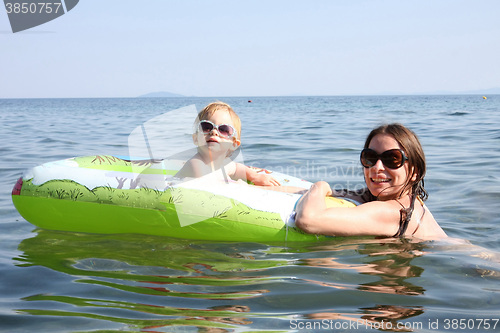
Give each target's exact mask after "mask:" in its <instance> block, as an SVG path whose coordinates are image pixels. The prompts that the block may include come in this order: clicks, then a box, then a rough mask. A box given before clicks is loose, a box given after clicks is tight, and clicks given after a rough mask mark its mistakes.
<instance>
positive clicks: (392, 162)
mask: <svg viewBox="0 0 500 333" xmlns="http://www.w3.org/2000/svg"><path fill="white" fill-rule="evenodd" d="M380 159H381V160H382V163H384V165H385V166H387V167H388V168H390V169H397V168H399V167H401V166H402V165H403V163H404V158H403V153H402V152H401V151H400V150H398V149H393V150H388V151H386V152H383V153H382V154H381V155H380Z"/></svg>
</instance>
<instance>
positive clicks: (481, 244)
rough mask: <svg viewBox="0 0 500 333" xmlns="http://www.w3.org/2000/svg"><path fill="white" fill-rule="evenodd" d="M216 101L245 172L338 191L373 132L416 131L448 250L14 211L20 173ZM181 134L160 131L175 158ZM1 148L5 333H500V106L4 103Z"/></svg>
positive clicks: (441, 101) (408, 99)
mask: <svg viewBox="0 0 500 333" xmlns="http://www.w3.org/2000/svg"><path fill="white" fill-rule="evenodd" d="M216 100H221V101H224V102H227V103H229V104H230V105H232V106H233V107H234V109H235V110H236V111H237V112H238V114H239V115H240V117H241V119H242V123H243V133H242V149H241V153H242V157H243V158H244V161H245V163H246V164H249V165H254V166H257V167H262V168H267V169H270V170H275V171H280V172H285V173H288V174H291V175H293V176H296V177H300V178H304V179H307V180H310V181H319V180H325V181H327V182H329V183H330V184H331V186H332V187H335V188H351V189H356V188H358V187H360V186H363V173H362V169H361V166H360V164H359V152H360V150H361V148H362V146H363V143H364V139H365V137H366V135H367V134H368V132H369V131H370V130H371V129H372V128H373V127H375V126H378V125H380V124H382V123H387V122H401V123H403V124H405V125H407V126H408V127H409V128H411V129H412V130H414V131H415V132H416V133H417V134H418V136H419V137H420V140H421V142H422V144H423V146H424V150H425V153H426V158H427V167H428V172H427V176H426V178H425V186H426V188H427V190H428V191H429V193H430V197H429V200H428V201H427V205H428V207H429V208H430V210H431V211H432V213H433V215H434V217H435V218H436V220H437V221H438V222H439V224H440V225H441V226H442V227H443V229H444V230H445V231H446V233H447V234H448V235H449V236H451V237H452V238H453V240H452V241H438V242H408V241H402V240H395V239H374V238H373V237H352V238H332V239H331V240H328V241H322V242H312V243H299V244H297V243H287V242H283V243H279V244H265V243H238V242H233V243H231V242H207V241H192V240H182V239H172V238H165V237H154V236H145V235H92V234H81V233H70V232H55V231H48V230H40V229H37V228H35V227H34V226H33V225H31V224H30V223H28V222H26V221H25V220H24V219H23V218H22V217H21V216H20V215H19V214H18V213H17V211H16V210H15V208H14V206H13V204H12V201H11V195H10V193H11V190H12V187H13V186H14V184H15V182H16V180H17V178H19V177H20V176H21V175H22V174H23V171H24V170H26V169H28V168H31V167H33V166H36V165H38V164H41V163H43V162H48V161H53V160H58V159H64V158H68V157H72V156H84V155H97V154H118V155H128V154H129V150H128V138H129V135H130V133H131V132H132V131H133V130H134V129H135V128H137V127H138V126H140V125H141V124H144V123H145V122H147V121H148V120H150V119H152V118H154V117H156V116H158V115H161V114H164V113H166V112H169V111H172V110H176V109H179V108H183V107H186V106H192V105H194V106H195V107H196V109H197V110H199V109H201V108H202V107H203V106H205V105H206V104H208V103H209V102H212V101H216ZM189 125H191V124H189ZM179 126H182V125H180V124H176V123H172V124H169V125H168V126H165V129H164V130H165V133H164V134H165V135H166V136H167V138H168V140H166V141H167V142H165V145H166V146H167V147H168V146H175V145H176V142H178V141H179V140H180V139H181V138H180V136H179V135H178V134H177V130H178V128H177V127H179ZM0 139H1V143H2V144H1V145H0V153H1V156H2V158H1V160H0V173H1V177H0V331H2V332H51V333H53V332H104V331H106V332H110V331H130V332H138V331H141V332H249V331H275V332H320V331H338V332H353V331H359V332H363V331H373V330H384V331H417V332H438V331H442V332H452V331H461V332H463V331H470V332H478V331H485V332H493V331H496V332H498V331H500V322H499V320H500V255H499V253H500V242H499V239H500V236H499V234H500V228H499V225H500V204H499V203H500V200H499V199H500V177H499V170H500V169H499V165H500V96H499V95H493V96H487V99H485V98H483V97H482V96H478V95H470V96H463V95H462V96H457V95H455V96H346V97H340V96H339V97H240V98H238V97H231V98H224V97H217V98H216V97H214V98H151V99H139V98H131V99H2V100H0ZM184 139H185V138H184Z"/></svg>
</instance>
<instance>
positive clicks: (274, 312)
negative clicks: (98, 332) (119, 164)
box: [15, 231, 498, 332]
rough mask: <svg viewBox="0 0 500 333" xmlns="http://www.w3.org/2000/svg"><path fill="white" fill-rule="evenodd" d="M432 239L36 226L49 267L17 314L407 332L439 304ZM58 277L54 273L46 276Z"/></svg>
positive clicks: (129, 322)
mask: <svg viewBox="0 0 500 333" xmlns="http://www.w3.org/2000/svg"><path fill="white" fill-rule="evenodd" d="M433 246H435V245H431V243H411V242H408V241H404V240H397V239H389V240H388V239H372V238H345V239H343V238H339V239H333V240H332V241H328V242H321V243H309V244H287V246H284V245H283V244H278V245H264V244H255V243H206V242H202V241H187V240H177V239H168V238H161V237H149V236H148V237H145V236H137V235H116V236H109V235H107V236H100V235H86V234H74V233H59V232H51V231H38V232H37V234H36V236H35V237H33V238H29V239H25V240H23V241H22V242H21V244H20V245H19V250H21V251H22V254H21V255H19V256H18V257H17V258H15V260H16V261H17V266H19V267H24V269H29V270H30V272H27V273H34V274H35V275H36V274H37V272H39V271H40V270H41V269H49V270H50V271H51V272H52V274H43V275H40V278H41V279H47V280H43V281H38V282H39V285H38V286H37V287H36V288H34V289H33V291H32V292H31V291H30V290H29V288H28V290H27V292H28V295H27V296H26V297H24V298H23V300H22V302H21V303H20V304H21V306H18V308H17V311H18V312H19V313H23V314H25V315H31V317H32V318H40V317H45V318H54V317H57V318H64V320H65V321H67V323H68V326H71V320H70V319H71V318H73V319H79V320H82V319H85V320H90V321H98V322H102V321H106V322H108V323H110V325H111V327H112V328H114V329H130V330H141V331H148V332H164V331H177V330H183V328H187V327H191V328H192V329H194V330H195V331H203V332H231V331H233V330H234V329H236V328H237V327H241V326H244V327H246V328H249V327H251V328H252V329H270V328H272V329H276V330H289V329H290V328H291V326H290V323H291V321H292V320H297V319H299V320H305V321H322V320H334V321H345V322H351V321H354V322H360V321H363V323H364V324H365V325H366V324H367V323H371V324H381V323H382V324H383V323H385V324H387V323H390V324H391V327H392V330H393V331H398V330H405V329H395V327H396V324H397V323H402V322H407V321H408V320H410V321H411V320H416V321H417V320H423V319H419V317H422V316H425V313H426V311H427V308H431V307H432V306H433V303H435V301H436V300H433V299H432V297H431V298H430V299H429V298H428V297H426V294H427V293H429V292H430V293H431V294H432V289H433V288H434V286H433V283H430V282H429V280H428V277H426V276H425V275H426V274H425V273H426V268H428V269H429V270H431V271H434V270H438V269H439V267H436V265H435V264H431V263H432V260H435V259H432V260H431V261H429V260H426V259H425V258H427V257H429V256H430V257H432V255H433V253H434V252H433V248H432V247H433ZM441 250H442V249H440V251H441ZM461 250H463V248H461ZM440 253H441V252H440ZM478 253H479V254H480V252H478ZM483 256H484V255H483ZM470 258H472V259H471V260H472V261H474V260H476V261H475V262H477V258H476V257H470ZM488 259H491V257H488ZM438 263H439V264H438V266H439V265H440V264H441V261H439V262H438ZM493 266H495V265H493ZM457 269H460V270H463V269H470V267H457ZM486 269H487V270H488V272H489V273H487V274H485V272H484V270H485V269H483V270H482V271H480V270H477V277H478V278H479V277H480V278H481V279H485V278H488V279H491V278H492V277H493V278H495V279H497V280H498V266H497V267H496V269H495V267H489V268H486ZM493 272H494V273H493ZM54 274H55V275H56V276H57V278H56V279H55V280H53V281H51V280H50V278H48V277H47V276H54ZM485 275H486V277H485ZM68 285H69V286H71V288H69V287H68ZM41 286H43V287H41ZM61 286H65V287H64V288H61ZM438 287H439V288H440V289H442V285H438ZM497 292H498V291H497ZM444 301H446V300H444ZM494 304H495V305H496V306H498V301H497V302H496V303H494ZM277 319H280V320H277Z"/></svg>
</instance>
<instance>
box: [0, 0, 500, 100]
mask: <svg viewBox="0 0 500 333" xmlns="http://www.w3.org/2000/svg"><path fill="white" fill-rule="evenodd" d="M499 17H500V1H498V0H469V1H460V0H424V1H422V0H404V1H401V0H388V1H377V0H366V1H361V0H359V1H358V0H345V1H335V0H324V1H323V0H313V1H306V0H302V1H293V0H286V1H285V0H266V1H261V0H254V1H236V0H228V1H210V0H200V1H193V0H175V1H174V0H142V1H139V0H137V1H131V0H80V2H79V4H78V5H77V6H76V7H75V8H74V9H73V10H71V11H70V12H68V13H67V14H65V15H63V16H61V17H59V18H57V19H55V20H53V21H51V22H48V23H46V24H43V25H40V26H38V27H35V28H32V29H30V30H27V31H24V32H19V33H15V34H14V33H12V30H11V28H10V24H9V20H8V17H7V13H6V10H5V8H4V7H0V98H24V97H26V98H28V97H135V96H138V95H141V94H145V93H149V92H155V91H169V92H174V93H178V94H183V95H187V96H191V95H196V96H273V95H296V94H301V95H353V94H354V95H359V94H379V93H419V92H429V91H436V90H447V91H466V90H477V89H485V88H493V87H500V60H499V59H500V18H499Z"/></svg>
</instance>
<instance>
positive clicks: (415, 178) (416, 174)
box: [411, 168, 418, 182]
mask: <svg viewBox="0 0 500 333" xmlns="http://www.w3.org/2000/svg"><path fill="white" fill-rule="evenodd" d="M411 175H412V176H411V181H412V182H414V181H416V180H417V177H418V172H415V168H411Z"/></svg>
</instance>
